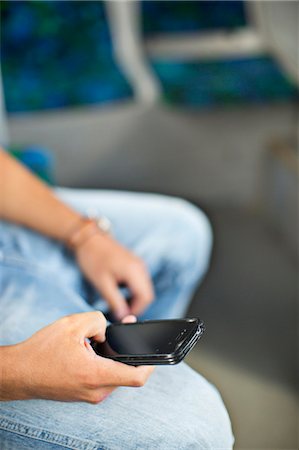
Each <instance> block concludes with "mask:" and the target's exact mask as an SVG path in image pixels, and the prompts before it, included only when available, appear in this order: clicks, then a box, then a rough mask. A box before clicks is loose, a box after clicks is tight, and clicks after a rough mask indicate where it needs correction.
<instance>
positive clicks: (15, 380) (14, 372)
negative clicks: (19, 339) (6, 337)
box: [0, 344, 30, 401]
mask: <svg viewBox="0 0 299 450" xmlns="http://www.w3.org/2000/svg"><path fill="white" fill-rule="evenodd" d="M20 345H21V344H16V345H8V346H3V347H0V361H1V363H0V401H10V400H24V399H28V398H30V397H29V395H28V393H27V390H26V385H27V381H28V380H27V375H26V370H24V368H23V367H22V366H23V364H22V360H23V358H24V357H23V358H22V353H21V352H20ZM23 362H24V361H23Z"/></svg>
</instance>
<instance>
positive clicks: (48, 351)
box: [7, 312, 154, 403]
mask: <svg viewBox="0 0 299 450" xmlns="http://www.w3.org/2000/svg"><path fill="white" fill-rule="evenodd" d="M132 320H133V319H131V320H130V318H129V319H128V320H126V321H132ZM105 331H106V319H105V317H104V316H103V314H102V313H100V312H87V313H81V314H74V315H71V316H66V317H63V318H62V319H59V320H57V321H56V322H54V323H52V324H51V325H48V326H47V327H45V328H43V329H41V330H39V331H38V332H37V333H35V334H34V335H33V336H31V337H30V338H29V339H27V340H26V341H24V342H21V343H20V344H17V345H15V346H12V348H14V350H13V355H14V367H15V373H14V377H15V378H14V390H13V395H12V396H9V397H12V398H7V400H11V399H32V398H43V399H51V400H62V401H85V402H89V403H99V402H101V401H102V400H104V399H105V398H106V397H107V396H108V395H109V394H110V393H111V392H112V391H113V390H114V389H115V388H116V387H118V386H135V387H139V386H143V385H144V384H145V382H146V381H147V379H148V377H149V376H150V374H151V372H152V371H153V369H154V368H153V367H151V366H139V367H133V366H129V365H126V364H122V363H119V362H116V361H113V360H111V359H108V358H102V357H100V356H98V355H96V354H95V352H94V351H93V349H92V348H91V346H90V345H89V343H88V342H87V340H86V338H91V337H92V338H93V339H96V340H98V341H100V342H103V341H104V340H105ZM7 348H8V347H7ZM9 366H10V364H9Z"/></svg>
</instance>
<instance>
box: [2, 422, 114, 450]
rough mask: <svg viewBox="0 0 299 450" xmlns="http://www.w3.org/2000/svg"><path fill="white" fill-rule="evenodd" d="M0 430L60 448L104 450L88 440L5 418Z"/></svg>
mask: <svg viewBox="0 0 299 450" xmlns="http://www.w3.org/2000/svg"><path fill="white" fill-rule="evenodd" d="M0 429H2V430H4V431H8V432H11V433H15V434H18V435H20V436H24V437H28V438H31V439H36V440H37V441H43V442H47V443H52V444H56V445H60V446H61V447H66V448H69V449H72V450H106V449H105V448H104V447H102V446H101V447H99V445H98V444H96V443H94V442H91V441H88V440H82V439H78V438H76V437H73V436H69V435H67V434H61V433H55V432H53V431H49V430H46V429H43V428H39V427H35V426H31V425H25V424H23V423H21V422H16V421H13V420H10V419H7V418H6V417H0Z"/></svg>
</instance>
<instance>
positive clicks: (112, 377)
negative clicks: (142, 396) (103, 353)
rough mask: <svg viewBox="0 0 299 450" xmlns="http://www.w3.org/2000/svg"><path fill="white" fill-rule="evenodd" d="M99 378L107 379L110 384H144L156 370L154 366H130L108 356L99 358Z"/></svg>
mask: <svg viewBox="0 0 299 450" xmlns="http://www.w3.org/2000/svg"><path fill="white" fill-rule="evenodd" d="M97 368H98V371H99V372H98V376H99V380H100V379H101V380H103V379H105V380H107V385H109V386H131V387H140V386H143V385H144V384H145V383H146V381H147V380H148V378H149V376H150V375H151V373H152V372H153V370H154V366H138V367H134V366H129V365H127V364H123V363H120V362H118V361H113V360H112V359H108V358H102V357H100V356H99V357H98V358H97Z"/></svg>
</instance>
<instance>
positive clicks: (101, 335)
mask: <svg viewBox="0 0 299 450" xmlns="http://www.w3.org/2000/svg"><path fill="white" fill-rule="evenodd" d="M66 319H67V320H68V321H69V323H70V324H71V327H72V328H74V329H75V330H76V333H78V334H79V337H80V339H81V341H82V343H84V342H85V338H93V339H95V340H97V341H100V342H104V341H105V339H106V337H105V333H106V326H107V324H106V319H105V316H104V315H103V314H102V313H101V312H100V311H90V312H86V313H79V314H73V315H71V316H68V317H67V318H66Z"/></svg>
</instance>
